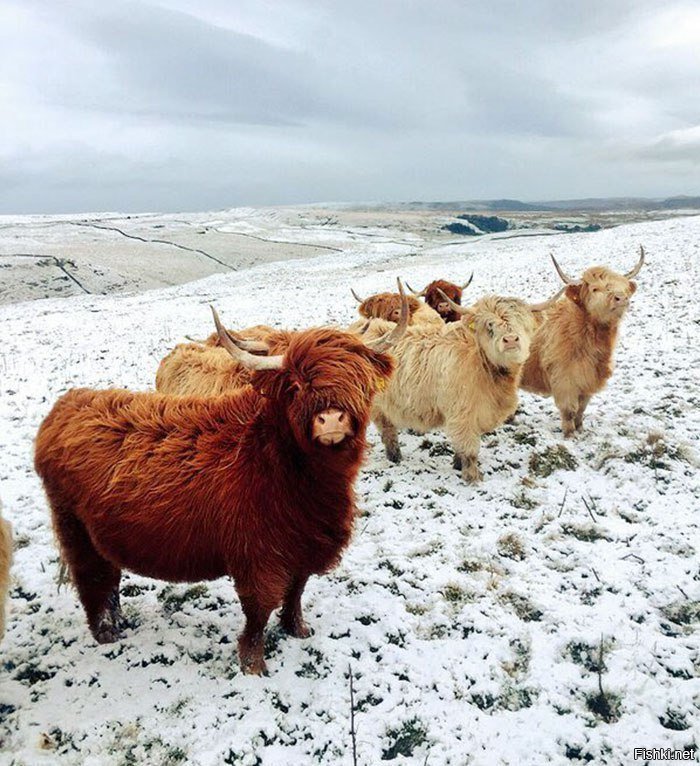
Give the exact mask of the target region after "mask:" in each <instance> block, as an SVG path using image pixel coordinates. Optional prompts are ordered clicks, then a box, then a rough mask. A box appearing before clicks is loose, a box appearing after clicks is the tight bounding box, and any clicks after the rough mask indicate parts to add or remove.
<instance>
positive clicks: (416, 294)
mask: <svg viewBox="0 0 700 766" xmlns="http://www.w3.org/2000/svg"><path fill="white" fill-rule="evenodd" d="M406 287H408V289H409V290H410V291H411V292H412V293H413V294H414V295H415V296H416V298H425V291H426V289H427V288H425V287H424V288H423V289H422V290H421V291H420V292H419V293H417V292H416V291H415V290H414V289H413V288H412V287H411V285H409V284H408V282H406Z"/></svg>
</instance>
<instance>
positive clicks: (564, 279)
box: [549, 253, 581, 285]
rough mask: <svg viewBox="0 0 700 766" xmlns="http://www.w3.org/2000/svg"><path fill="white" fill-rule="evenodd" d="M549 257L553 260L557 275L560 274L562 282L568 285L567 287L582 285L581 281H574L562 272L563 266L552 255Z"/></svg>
mask: <svg viewBox="0 0 700 766" xmlns="http://www.w3.org/2000/svg"><path fill="white" fill-rule="evenodd" d="M549 257H550V258H551V259H552V263H553V264H554V268H555V269H556V270H557V274H559V276H560V277H561V281H562V282H564V283H566V284H567V285H577V284H579V283H580V281H581V280H580V279H573V278H572V277H570V276H568V275H566V274H564V272H563V271H562V270H561V266H560V265H559V264H558V263H557V259H556V258H555V257H554V256H553V255H552V253H550V254H549Z"/></svg>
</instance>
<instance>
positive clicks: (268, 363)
mask: <svg viewBox="0 0 700 766" xmlns="http://www.w3.org/2000/svg"><path fill="white" fill-rule="evenodd" d="M211 313H212V314H213V315H214V324H215V325H216V331H217V332H218V333H219V340H220V341H221V345H222V346H223V347H224V348H225V349H226V350H227V351H228V352H229V354H231V356H232V357H233V358H234V359H235V360H236V361H237V362H238V363H239V364H241V365H242V366H243V367H245V368H247V369H248V370H279V369H280V368H281V367H282V360H283V359H284V357H283V355H282V354H278V355H277V356H254V355H253V354H251V353H250V352H248V351H244V350H243V349H241V348H238V346H237V345H236V344H235V343H234V342H233V341H232V340H231V337H230V336H229V334H228V332H227V331H226V328H225V327H224V326H223V324H221V320H220V319H219V315H218V314H217V313H216V309H215V308H214V307H213V306H211Z"/></svg>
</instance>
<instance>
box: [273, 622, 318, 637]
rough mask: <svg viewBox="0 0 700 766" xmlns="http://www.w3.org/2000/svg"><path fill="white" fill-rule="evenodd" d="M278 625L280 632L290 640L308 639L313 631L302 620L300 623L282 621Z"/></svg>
mask: <svg viewBox="0 0 700 766" xmlns="http://www.w3.org/2000/svg"><path fill="white" fill-rule="evenodd" d="M280 624H281V625H282V630H283V631H284V632H285V633H286V634H287V635H288V636H292V638H308V637H309V636H313V634H314V632H313V630H311V628H310V627H309V626H308V625H307V624H306V623H305V622H304V621H303V620H302V621H300V622H290V621H285V620H282V621H281V623H280Z"/></svg>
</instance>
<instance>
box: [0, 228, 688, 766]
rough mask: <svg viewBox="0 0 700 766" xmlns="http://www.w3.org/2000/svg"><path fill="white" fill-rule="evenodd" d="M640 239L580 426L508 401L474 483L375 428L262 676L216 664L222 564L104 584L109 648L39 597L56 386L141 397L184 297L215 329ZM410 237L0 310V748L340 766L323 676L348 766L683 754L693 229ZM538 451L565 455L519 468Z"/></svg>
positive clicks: (289, 317) (493, 287)
mask: <svg viewBox="0 0 700 766" xmlns="http://www.w3.org/2000/svg"><path fill="white" fill-rule="evenodd" d="M640 243H644V245H645V247H646V250H647V253H648V265H647V266H646V267H645V268H644V269H643V270H642V272H641V274H640V276H639V278H638V283H639V290H638V292H637V294H636V295H635V297H634V299H633V305H632V308H631V311H630V312H629V316H628V317H627V319H626V320H625V322H624V326H623V328H622V332H621V339H620V344H619V347H618V351H617V360H618V361H617V369H616V372H615V374H614V375H613V378H612V380H611V382H610V384H609V386H608V388H607V390H606V391H605V392H604V393H603V394H601V395H599V396H597V397H595V398H594V399H593V401H592V402H591V405H590V406H589V409H588V413H587V423H586V428H585V431H584V433H583V434H582V435H581V436H580V437H578V438H577V439H575V440H573V441H567V442H566V443H564V441H563V440H562V437H561V433H560V430H559V425H558V423H559V419H558V415H557V413H556V410H555V407H554V405H553V403H552V401H551V400H542V399H538V398H536V397H534V396H531V395H529V394H523V396H522V412H521V413H520V414H519V415H518V417H517V421H516V423H515V424H513V425H511V426H506V427H504V428H502V429H499V430H498V431H497V432H496V433H493V434H490V435H488V436H486V437H484V439H483V448H482V453H481V460H482V467H483V469H484V471H485V474H486V476H485V481H484V483H483V484H481V485H479V486H478V487H470V486H467V485H465V484H464V483H462V481H461V480H460V478H459V476H458V475H457V474H456V473H455V472H454V471H453V469H452V467H451V459H450V455H449V454H448V453H449V448H448V446H447V443H446V440H445V438H444V436H443V435H442V434H437V433H436V434H429V435H427V436H425V437H423V436H413V435H409V434H405V433H404V434H402V435H401V441H402V443H403V445H404V458H405V459H404V462H403V463H402V464H401V465H400V466H393V465H390V464H388V463H387V461H386V459H385V458H384V456H383V454H382V451H381V450H380V449H379V446H378V445H377V444H375V446H374V448H373V449H372V451H371V454H370V455H369V458H368V460H367V464H366V467H365V470H364V472H363V473H362V477H361V479H360V483H359V496H360V507H361V517H360V518H359V519H358V520H357V525H356V531H355V535H354V539H353V542H352V544H351V546H350V548H349V549H348V551H347V552H346V554H345V556H344V558H343V561H342V564H341V565H340V567H339V568H338V569H337V570H336V571H335V572H334V573H332V574H331V575H330V576H327V577H324V578H320V579H319V578H317V579H314V580H312V581H311V583H310V584H309V587H308V588H307V591H306V597H305V606H306V613H307V619H308V622H309V624H310V625H311V626H312V627H313V629H314V630H315V634H314V635H313V636H312V637H311V638H309V639H306V640H302V641H299V640H295V639H290V638H286V637H284V636H282V635H281V634H280V633H279V632H278V631H277V630H276V629H275V627H274V621H273V622H272V623H271V630H270V633H269V641H268V652H267V654H268V666H269V668H270V676H269V677H267V678H250V677H246V676H243V675H242V674H241V673H240V671H239V668H238V663H237V659H236V656H235V638H236V635H237V634H238V632H239V630H240V629H241V626H242V613H241V610H240V607H239V605H238V602H237V601H236V599H235V597H234V594H233V588H232V586H231V584H230V583H229V582H227V581H226V580H219V581H216V582H212V583H203V584H201V585H196V586H187V585H168V584H166V583H162V582H156V581H150V580H147V579H143V578H139V577H134V576H127V577H125V579H124V580H123V597H122V600H123V603H124V604H125V609H126V613H127V616H128V618H129V619H130V621H131V623H132V627H131V628H130V629H129V630H128V632H127V637H126V638H125V639H124V640H123V641H121V642H119V643H118V644H114V645H111V646H97V645H96V644H95V643H94V642H93V641H92V639H91V637H90V634H89V632H88V630H87V627H86V625H85V621H84V617H83V613H82V610H81V608H80V607H79V605H78V601H77V598H76V596H75V594H74V593H73V592H72V591H71V590H70V588H65V587H64V588H62V589H61V590H58V588H57V586H56V582H55V580H56V574H57V551H56V548H55V545H54V542H53V539H52V533H51V529H50V523H49V516H48V511H47V506H46V502H45V499H44V496H43V493H42V490H41V486H40V484H39V481H38V479H37V477H36V475H35V474H34V472H33V468H32V439H33V437H34V434H35V433H36V429H37V427H38V425H39V423H40V421H41V419H42V418H43V417H44V415H45V414H46V413H47V412H48V410H49V408H50V407H51V405H52V404H53V402H54V401H55V399H56V398H57V397H58V396H59V395H60V394H61V393H62V392H63V391H65V390H66V389H67V388H70V387H72V386H78V385H79V386H93V387H107V386H125V387H129V388H135V389H144V388H149V387H152V385H153V381H154V376H155V371H156V367H157V364H158V361H159V359H160V358H161V357H162V356H163V355H164V354H165V353H166V351H167V350H168V349H169V348H171V347H172V345H173V344H174V343H175V342H177V341H178V340H180V339H181V338H182V336H183V335H184V334H185V333H188V334H193V335H203V334H206V333H208V332H209V331H210V324H211V322H210V318H209V317H210V315H209V309H208V306H207V304H208V303H210V302H213V303H215V304H216V305H217V306H218V308H219V309H220V311H221V314H222V316H223V317H224V319H225V321H226V322H227V324H228V325H229V326H231V327H236V326H246V325H251V324H255V323H258V322H265V323H272V324H277V325H280V326H296V327H302V326H309V325H314V324H322V323H328V322H338V323H347V322H349V321H350V320H351V319H352V318H353V316H354V307H353V300H352V298H351V296H350V293H349V290H348V288H349V286H350V285H351V284H352V285H353V286H354V287H355V288H356V289H357V290H358V292H360V293H369V292H371V291H378V290H385V289H391V287H392V285H393V280H394V277H395V276H396V275H397V274H400V275H401V276H403V277H405V278H407V279H408V281H409V282H410V283H411V284H412V285H414V286H416V285H420V284H423V283H425V282H427V281H428V280H430V279H432V278H435V277H444V278H448V279H449V278H453V279H455V280H460V281H464V280H465V279H466V276H468V274H469V272H471V271H472V270H473V271H474V272H475V277H474V282H473V284H472V287H471V288H470V295H471V296H473V297H477V296H478V295H479V294H481V293H483V292H491V291H493V292H498V293H504V294H515V295H519V296H522V297H525V298H529V299H532V300H540V299H543V298H546V297H547V296H549V295H550V294H552V293H553V292H555V290H556V289H558V287H559V283H558V280H557V277H556V275H555V273H554V271H553V269H552V268H551V265H550V262H549V259H548V257H547V253H548V252H549V251H550V250H553V251H554V252H555V254H556V255H557V258H558V259H559V261H560V263H561V264H562V266H563V267H564V268H565V269H566V270H567V271H570V272H577V271H579V270H581V269H583V268H584V267H585V266H587V265H591V264H592V263H604V264H606V265H609V266H611V267H613V268H617V269H619V270H626V269H628V268H630V267H631V266H632V265H633V264H634V262H635V259H636V252H637V248H638V246H639V244H640ZM467 249H469V252H470V255H469V257H466V256H465V252H466V251H467ZM410 253H411V249H410V245H409V244H406V243H401V242H396V243H393V244H392V243H390V242H386V241H385V242H382V243H378V244H377V245H376V246H375V247H372V248H366V247H362V249H358V250H356V251H353V250H350V251H349V252H347V251H346V252H344V253H335V252H331V253H329V254H328V255H325V256H320V257H315V258H313V259H309V260H296V261H294V262H291V261H288V262H283V263H275V264H267V265H263V266H259V267H254V268H252V269H250V270H248V271H245V272H241V273H232V274H229V275H216V276H213V277H210V278H208V279H205V280H202V281H200V282H196V283H191V284H186V285H182V286H180V287H177V288H172V289H167V290H161V291H152V292H149V293H146V294H142V295H134V296H126V297H92V296H85V297H76V298H70V299H59V300H46V301H36V302H34V303H25V304H17V305H12V306H6V307H4V308H0V326H1V327H2V334H3V340H4V342H3V346H2V350H1V351H0V381H1V390H2V400H1V408H2V409H1V411H0V416H1V418H2V420H1V422H0V445H1V446H0V449H1V454H2V456H3V459H2V465H1V467H0V495H1V496H2V500H3V503H4V505H5V512H6V515H7V516H8V517H9V518H10V519H11V521H12V522H13V524H14V527H15V534H16V541H17V551H16V556H15V567H14V578H15V586H14V589H13V591H12V600H11V615H10V620H9V625H8V632H7V635H6V637H5V640H4V643H3V644H2V646H0V652H1V657H2V667H1V668H0V752H4V753H5V754H7V753H10V754H11V755H10V758H11V759H12V758H14V760H11V762H13V763H16V764H35V763H52V764H53V763H60V764H64V763H65V764H86V765H92V764H94V765H98V764H99V765H100V766H101V765H103V764H109V765H111V764H129V763H149V764H177V763H196V764H202V765H203V766H204V765H209V764H256V763H257V764H266V765H267V764H280V765H282V764H284V765H285V766H286V765H289V764H294V765H295V766H296V765H297V764H307V763H323V764H351V763H352V762H353V760H352V749H351V748H352V742H351V736H350V693H349V692H350V690H349V676H348V674H349V672H351V673H352V676H353V679H354V681H353V684H354V694H355V723H356V726H357V735H356V740H357V763H358V764H363V765H369V764H372V765H373V764H377V763H379V762H380V761H381V760H382V759H386V760H388V761H391V760H393V761H394V762H395V763H406V764H408V763H410V764H414V763H415V764H423V763H426V762H427V763H428V764H430V765H431V766H437V765H438V764H454V765H455V766H457V765H461V764H484V765H486V764H489V765H490V764H494V763H503V764H545V763H553V764H558V763H568V762H570V761H571V760H573V761H576V760H585V761H589V760H591V759H592V760H593V762H594V763H609V764H629V763H631V762H632V751H633V748H634V747H671V746H673V747H685V746H690V745H692V744H695V745H696V746H697V745H698V744H700V742H698V720H699V709H698V705H699V703H698V699H699V698H700V682H699V681H698V678H697V675H698V670H699V669H700V658H699V653H700V641H699V640H698V634H697V632H693V628H694V625H695V628H697V618H698V616H699V615H698V612H699V609H700V605H699V591H700V574H699V571H698V558H699V557H698V548H699V547H700V539H699V538H700V536H699V534H698V530H699V514H700V511H699V508H700V480H699V474H700V471H699V470H698V468H699V466H700V458H699V455H698V452H699V449H698V448H699V445H698V440H699V434H700V390H699V389H700V386H699V385H698V372H697V371H698V369H700V344H699V343H698V334H699V333H698V322H699V321H700V319H699V316H700V314H699V311H698V303H697V295H696V289H697V287H696V286H697V285H698V284H699V283H700V217H694V218H687V219H676V220H673V221H666V222H663V223H649V224H638V225H632V226H624V227H620V228H617V229H612V230H607V231H603V232H600V233H596V234H586V235H568V236H562V237H557V238H551V237H550V238H547V239H544V238H537V237H532V238H526V239H525V238H523V239H511V240H499V241H495V240H491V241H485V242H483V243H480V244H479V245H478V246H474V244H473V243H469V244H468V245H467V244H465V245H464V246H453V247H448V248H444V247H443V248H435V249H432V250H430V249H426V250H423V252H422V253H421V254H420V255H418V256H415V255H414V256H411V255H410ZM370 436H371V439H372V440H373V441H374V442H375V443H376V442H378V438H377V435H376V432H374V430H372V431H371V434H370ZM560 446H563V447H564V449H565V450H566V452H565V453H562V452H560V451H558V449H559V447H560ZM554 455H559V458H560V460H562V459H563V462H565V463H568V464H569V465H570V466H571V465H573V464H574V463H575V468H573V469H569V470H564V469H559V470H554V471H553V472H552V473H551V474H550V475H545V474H547V472H548V471H549V470H550V469H552V468H554V467H555V465H556V460H554V458H553V456H554ZM533 456H534V458H533ZM694 621H695V622H694ZM601 652H602V658H601ZM601 660H602V661H601ZM599 669H600V671H599ZM601 687H602V689H603V697H602V698H601V697H600V688H601ZM41 748H44V750H45V751H46V750H48V751H49V752H48V754H47V753H46V752H42V750H41ZM4 757H6V756H0V758H4Z"/></svg>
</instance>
